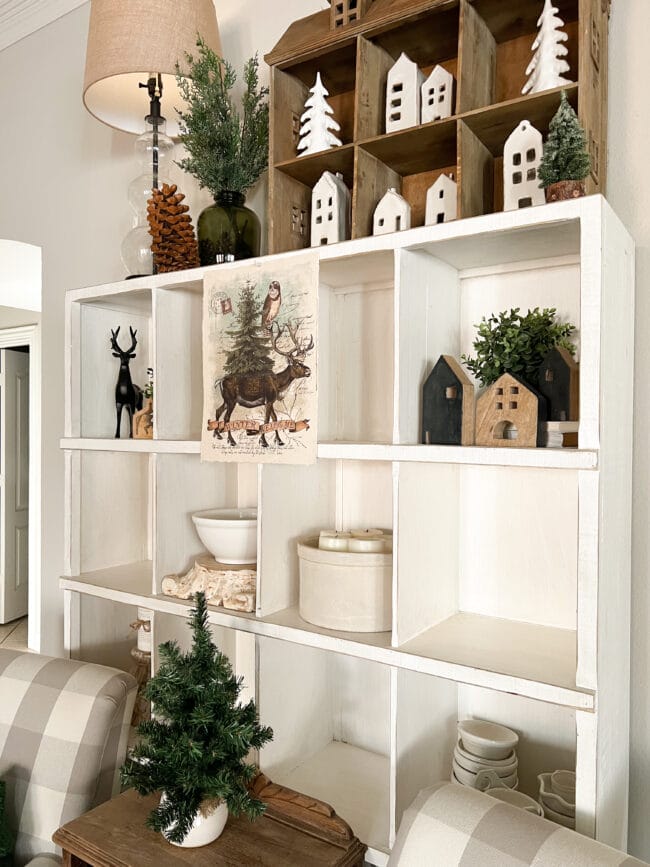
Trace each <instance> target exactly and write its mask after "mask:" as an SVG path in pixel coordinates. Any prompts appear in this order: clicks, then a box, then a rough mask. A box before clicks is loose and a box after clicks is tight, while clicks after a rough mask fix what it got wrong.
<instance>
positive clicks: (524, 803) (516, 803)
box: [485, 789, 544, 816]
mask: <svg viewBox="0 0 650 867" xmlns="http://www.w3.org/2000/svg"><path fill="white" fill-rule="evenodd" d="M485 794H486V795H490V797H491V798H496V799H497V801H503V802H504V803H506V804H512V806H513V807H518V808H519V809H520V810H525V811H526V812H527V813H534V814H535V815H536V816H543V815H544V810H543V808H542V805H541V804H538V803H537V801H534V800H533V799H532V798H530V797H529V796H528V795H524V793H523V792H516V791H515V790H514V789H487V791H486V792H485Z"/></svg>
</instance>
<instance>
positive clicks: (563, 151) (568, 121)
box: [539, 90, 591, 202]
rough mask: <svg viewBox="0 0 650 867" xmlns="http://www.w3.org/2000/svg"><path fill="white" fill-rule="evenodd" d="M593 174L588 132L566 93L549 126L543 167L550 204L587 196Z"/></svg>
mask: <svg viewBox="0 0 650 867" xmlns="http://www.w3.org/2000/svg"><path fill="white" fill-rule="evenodd" d="M590 171H591V160H590V159H589V154H588V153H587V142H586V138H585V134H584V130H583V129H582V127H581V126H580V121H579V120H578V115H577V114H576V113H575V111H574V110H573V108H572V107H571V104H570V103H569V100H568V99H567V95H566V92H565V91H564V90H563V91H562V97H561V99H560V107H559V108H558V110H557V112H556V114H555V116H554V118H553V120H552V121H551V124H550V126H549V131H548V138H547V139H546V143H545V144H544V155H543V157H542V162H541V165H540V167H539V179H540V181H541V184H540V186H541V187H544V190H545V191H546V201H547V202H557V201H560V200H561V199H577V198H579V197H580V196H584V195H585V193H586V187H585V179H586V177H587V176H588V174H589V172H590Z"/></svg>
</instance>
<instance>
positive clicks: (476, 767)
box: [454, 749, 519, 777]
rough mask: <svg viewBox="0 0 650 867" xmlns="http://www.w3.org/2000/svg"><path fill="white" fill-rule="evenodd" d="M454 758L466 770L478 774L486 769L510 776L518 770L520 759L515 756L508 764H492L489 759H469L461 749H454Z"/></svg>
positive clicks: (501, 775) (503, 775) (502, 775)
mask: <svg viewBox="0 0 650 867" xmlns="http://www.w3.org/2000/svg"><path fill="white" fill-rule="evenodd" d="M454 759H455V760H456V761H457V762H458V764H459V765H460V766H461V768H464V769H465V770H466V771H470V772H471V773H472V774H478V772H479V771H485V770H493V771H496V773H497V774H498V775H499V776H500V777H509V776H511V774H513V773H514V772H515V771H516V770H517V766H518V764H519V761H518V760H517V758H516V757H515V759H514V760H513V761H512V762H510V763H509V764H507V765H502V764H498V765H492V764H490V760H489V759H484V760H482V761H476V760H475V759H468V758H467V757H466V756H464V755H463V754H462V753H460V752H459V750H457V749H456V750H454Z"/></svg>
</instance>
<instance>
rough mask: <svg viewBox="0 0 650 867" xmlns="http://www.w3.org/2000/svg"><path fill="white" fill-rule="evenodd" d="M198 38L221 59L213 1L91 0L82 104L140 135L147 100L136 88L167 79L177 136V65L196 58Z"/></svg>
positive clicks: (170, 128)
mask: <svg viewBox="0 0 650 867" xmlns="http://www.w3.org/2000/svg"><path fill="white" fill-rule="evenodd" d="M197 34H200V35H201V36H202V38H203V39H204V40H205V42H206V43H207V45H208V46H209V47H210V48H213V49H214V50H215V51H216V52H217V53H218V54H221V40H220V39H219V27H218V25H217V16H216V13H215V10H214V3H213V0H92V3H91V7H90V27H89V30H88V46H87V49H86V75H85V79H84V94H83V99H84V104H85V106H86V108H87V109H88V111H89V112H90V113H91V114H93V115H94V116H95V117H96V118H97V119H98V120H101V121H102V122H103V123H106V124H108V125H109V126H112V127H115V128H116V129H120V130H124V131H125V132H131V133H141V132H143V130H144V116H145V115H146V114H147V111H148V106H149V100H148V97H147V92H146V91H143V90H140V89H139V88H138V84H139V82H145V83H146V81H147V76H148V73H161V74H162V77H163V100H162V103H163V114H164V115H165V117H166V118H167V132H168V134H169V135H171V136H177V135H178V119H177V115H176V111H175V110H174V109H175V107H176V106H179V107H180V106H181V105H182V100H181V97H180V94H179V92H178V87H177V85H176V62H177V61H178V63H180V65H181V67H182V66H183V64H184V62H185V53H186V52H188V53H190V54H192V53H196V38H197Z"/></svg>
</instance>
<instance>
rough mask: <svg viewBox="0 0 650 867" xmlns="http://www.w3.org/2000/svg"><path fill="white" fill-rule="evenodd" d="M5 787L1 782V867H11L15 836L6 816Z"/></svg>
mask: <svg viewBox="0 0 650 867" xmlns="http://www.w3.org/2000/svg"><path fill="white" fill-rule="evenodd" d="M5 787H6V784H5V783H4V782H3V781H2V780H0V867H11V865H12V864H13V851H14V835H13V834H12V833H11V829H10V828H9V823H8V821H7V817H6V816H5Z"/></svg>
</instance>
